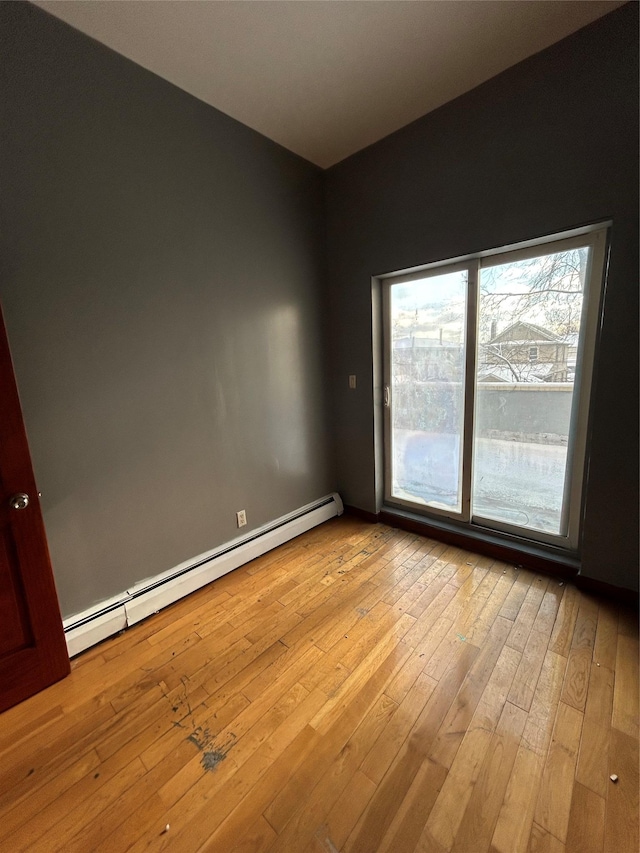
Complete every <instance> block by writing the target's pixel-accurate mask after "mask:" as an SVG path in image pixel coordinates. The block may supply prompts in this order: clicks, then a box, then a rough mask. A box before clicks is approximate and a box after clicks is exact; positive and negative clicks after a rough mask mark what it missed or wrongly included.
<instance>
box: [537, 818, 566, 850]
mask: <svg viewBox="0 0 640 853" xmlns="http://www.w3.org/2000/svg"><path fill="white" fill-rule="evenodd" d="M528 853H565V847H564V844H563V843H562V841H558V839H557V838H555V836H553V835H551V833H550V832H547V830H546V829H542V828H541V827H539V826H538V824H537V823H534V824H533V826H532V828H531V836H530V837H529V851H528Z"/></svg>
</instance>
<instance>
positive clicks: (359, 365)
mask: <svg viewBox="0 0 640 853" xmlns="http://www.w3.org/2000/svg"><path fill="white" fill-rule="evenodd" d="M637 77H638V7H637V4H635V3H632V4H628V5H626V6H624V7H622V8H621V9H619V10H617V11H615V12H613V13H612V14H610V15H608V16H607V17H605V18H604V19H601V20H600V21H597V22H596V23H595V24H593V25H591V26H590V27H587V28H585V29H584V30H582V31H580V32H578V33H576V34H575V35H573V36H571V37H570V38H568V39H565V40H564V41H562V42H560V43H559V44H557V45H555V46H553V47H551V48H549V49H548V50H546V51H544V52H542V53H540V54H538V55H536V56H534V57H532V58H530V59H528V60H526V61H525V62H522V63H520V64H519V65H517V66H515V67H514V68H511V69H509V70H508V71H506V72H504V73H503V74H501V75H500V76H498V77H496V78H494V79H492V80H490V81H488V82H487V83H485V84H483V85H482V86H480V87H479V88H477V89H475V90H473V91H472V92H469V93H468V94H466V95H464V96H462V97H460V98H458V99H457V100H455V101H453V102H451V103H449V104H447V105H445V106H444V107H442V108H440V109H439V110H437V111H435V112H433V113H431V114H429V115H427V116H425V117H424V118H422V119H420V120H418V121H417V122H415V123H413V124H411V125H409V126H408V127H406V128H403V129H402V130H401V131H399V132H397V133H395V134H393V135H391V136H389V137H387V138H386V139H384V140H382V141H381V142H379V143H377V144H375V145H373V146H371V147H370V148H367V149H365V150H364V151H361V152H359V153H358V154H355V155H354V156H353V157H351V158H349V159H347V160H345V161H343V162H342V163H340V164H338V165H337V166H335V167H333V168H332V169H331V170H329V172H328V174H327V180H326V198H327V231H328V235H327V240H328V263H329V282H328V283H329V296H330V300H331V314H332V324H331V334H330V344H331V352H332V353H333V356H334V357H333V361H332V366H331V387H332V388H333V389H334V392H333V417H334V425H335V454H336V460H337V468H336V470H337V472H338V479H339V489H340V491H341V493H342V496H343V499H344V500H345V502H346V503H348V504H352V505H355V506H357V507H360V508H362V509H365V510H369V511H375V510H376V508H377V507H376V488H375V474H376V471H375V456H376V449H375V443H374V424H373V420H372V416H371V413H372V410H373V406H374V389H373V384H374V377H373V371H372V322H371V317H372V295H371V276H372V275H379V274H382V273H385V272H391V271H394V270H401V269H405V268H408V267H412V266H417V265H420V264H425V263H429V262H431V261H437V260H442V259H445V258H449V257H455V256H458V255H462V254H466V253H472V252H475V251H480V250H482V249H489V248H492V247H497V246H502V245H505V244H509V243H516V242H518V241H520V240H525V239H528V238H532V237H536V236H538V235H544V234H551V233H554V232H559V231H562V230H565V229H569V228H571V227H576V226H579V225H583V224H587V223H591V222H598V221H602V220H605V219H608V218H611V219H613V229H612V244H611V263H610V270H609V277H608V286H607V293H606V301H605V309H604V322H603V327H602V334H601V340H600V347H599V351H598V354H597V370H596V379H595V393H594V395H593V409H592V417H591V425H592V437H591V454H590V461H589V477H588V484H587V489H586V504H585V505H586V517H585V520H584V537H583V543H582V571H583V573H584V574H585V575H587V576H589V577H592V578H597V579H599V580H602V581H605V582H607V583H611V584H616V585H619V586H624V587H635V588H637V585H638V575H637V531H638V525H637V508H638V490H637V485H638V467H637V466H638V454H637V445H638V423H637V413H638V399H637V389H638V378H637V367H638V218H637V204H638V195H637V187H638V108H637V105H638V85H637ZM350 373H355V374H357V375H358V388H357V390H356V391H350V390H349V389H348V387H347V375H348V374H350ZM376 391H377V392H378V391H379V389H376Z"/></svg>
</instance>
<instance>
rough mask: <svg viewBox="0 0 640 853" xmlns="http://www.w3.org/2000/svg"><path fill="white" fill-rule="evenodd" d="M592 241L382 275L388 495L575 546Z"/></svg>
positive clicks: (597, 258)
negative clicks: (419, 270)
mask: <svg viewBox="0 0 640 853" xmlns="http://www.w3.org/2000/svg"><path fill="white" fill-rule="evenodd" d="M605 245H606V231H605V230H604V229H600V230H598V231H591V232H588V233H583V234H574V235H572V236H570V237H567V238H564V239H561V240H546V241H544V242H541V243H540V244H538V245H535V244H534V245H531V244H528V245H524V246H520V247H517V248H513V249H511V250H509V251H503V252H501V253H499V254H495V253H494V254H490V253H486V254H483V255H480V256H478V257H475V258H472V259H471V260H465V261H464V262H461V263H455V264H442V265H437V266H435V267H433V268H427V269H425V270H422V271H421V272H417V273H411V274H406V275H397V276H390V277H387V278H385V279H384V280H383V288H384V289H383V297H384V298H383V305H384V340H385V359H384V360H385V365H384V369H385V457H386V458H385V499H386V501H387V503H390V504H396V505H398V506H401V507H407V508H410V509H411V510H414V511H418V512H421V513H423V514H425V515H432V516H440V517H443V516H444V517H448V518H451V519H456V520H458V521H460V522H462V523H464V524H471V525H477V526H481V527H485V528H494V529H499V530H503V531H505V532H509V533H516V534H518V535H521V536H523V537H525V538H528V539H537V540H542V541H547V542H551V543H554V544H560V545H564V546H565V547H567V548H575V546H576V543H577V531H578V523H579V515H580V513H579V509H580V497H581V490H582V472H583V469H584V455H585V446H586V420H587V409H588V397H589V389H590V385H591V373H592V362H593V349H594V341H595V333H596V328H597V321H598V316H599V304H600V285H601V281H602V270H603V263H604V256H605Z"/></svg>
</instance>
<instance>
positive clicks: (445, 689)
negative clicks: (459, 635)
mask: <svg viewBox="0 0 640 853" xmlns="http://www.w3.org/2000/svg"><path fill="white" fill-rule="evenodd" d="M477 651H478V650H477V649H475V648H474V647H473V646H471V645H468V644H463V645H462V647H461V649H460V651H459V656H458V657H457V659H456V665H455V666H453V667H452V668H451V669H450V670H449V672H448V673H447V674H446V676H445V677H444V678H443V679H442V681H441V682H440V683H439V684H438V686H437V687H436V688H435V690H434V691H433V693H432V694H431V696H430V698H429V700H428V702H427V704H426V705H425V707H424V709H423V711H422V713H421V714H420V716H419V717H418V720H417V721H416V723H415V725H414V726H413V728H412V730H411V732H410V734H409V737H408V738H407V739H406V740H405V742H404V743H403V745H402V747H401V750H400V752H399V753H398V756H397V757H396V759H395V761H394V762H393V764H392V765H391V767H390V768H389V770H388V772H387V773H386V774H385V776H384V779H383V780H382V782H381V783H380V785H378V789H377V791H376V793H375V795H374V797H373V799H372V800H371V802H370V804H369V806H368V808H367V810H366V811H365V814H364V815H363V818H362V819H361V821H360V822H359V824H358V827H356V830H355V832H356V834H355V836H353V837H351V838H350V839H349V842H348V844H347V850H349V851H353V853H369V851H370V850H371V843H372V839H377V838H382V837H383V835H384V834H385V833H386V831H387V830H388V828H389V826H390V824H391V822H392V821H393V818H394V816H395V812H396V810H397V809H398V807H399V806H400V804H401V803H402V801H403V800H404V797H405V795H406V794H407V792H408V790H409V788H410V787H411V785H412V783H413V780H414V779H415V777H416V774H417V773H418V771H419V769H420V767H421V766H422V764H423V763H424V761H425V760H426V759H427V756H428V753H429V750H430V748H431V745H432V743H433V740H434V738H435V733H436V732H437V730H438V728H439V727H440V725H441V724H442V721H443V720H444V718H445V716H446V713H447V711H448V710H449V707H450V706H451V703H452V702H453V701H454V699H455V696H456V694H457V692H458V690H459V689H460V685H461V684H462V682H463V680H464V677H465V675H466V673H467V672H468V670H469V669H470V667H471V665H472V663H473V661H474V660H475V657H476V656H477Z"/></svg>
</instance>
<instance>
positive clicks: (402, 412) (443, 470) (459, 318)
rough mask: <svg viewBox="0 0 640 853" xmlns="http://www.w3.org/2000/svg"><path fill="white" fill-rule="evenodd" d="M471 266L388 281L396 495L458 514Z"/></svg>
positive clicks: (393, 461) (393, 467)
mask: <svg viewBox="0 0 640 853" xmlns="http://www.w3.org/2000/svg"><path fill="white" fill-rule="evenodd" d="M467 279H468V273H467V270H462V271H458V272H452V273H446V274H444V275H436V276H431V277H429V278H425V279H421V280H420V281H414V282H410V283H408V284H396V285H393V286H392V287H391V291H390V299H391V394H392V401H393V404H392V435H391V444H392V495H393V496H394V497H398V498H402V499H404V500H409V501H414V502H418V503H424V504H427V505H428V506H434V507H440V508H441V509H446V510H453V511H455V512H460V510H461V506H462V494H461V471H462V465H461V449H462V426H463V417H464V330H465V323H466V298H467Z"/></svg>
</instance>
